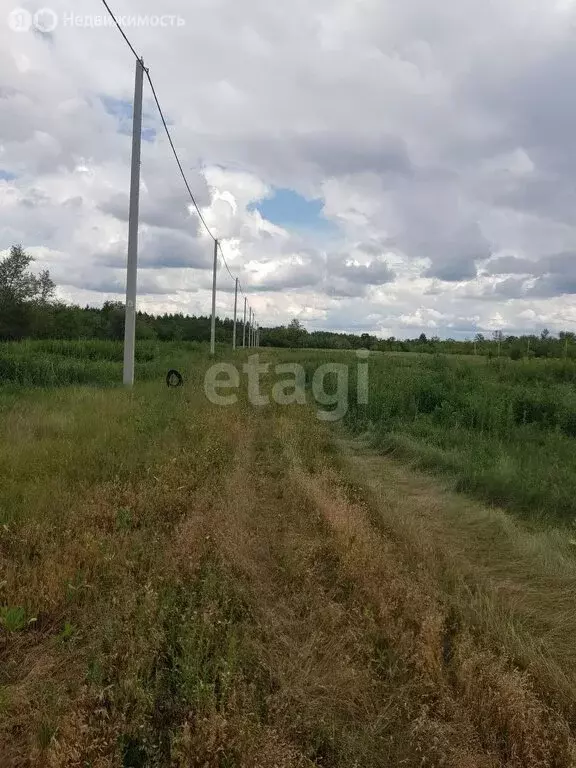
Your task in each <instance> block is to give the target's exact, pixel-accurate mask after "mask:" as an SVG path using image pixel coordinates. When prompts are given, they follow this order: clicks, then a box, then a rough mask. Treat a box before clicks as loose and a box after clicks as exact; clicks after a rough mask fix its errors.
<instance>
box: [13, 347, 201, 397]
mask: <svg viewBox="0 0 576 768" xmlns="http://www.w3.org/2000/svg"><path fill="white" fill-rule="evenodd" d="M191 355H194V356H195V357H199V359H205V358H206V357H207V346H206V345H205V344H199V343H196V342H169V343H161V342H146V341H142V342H138V343H137V345H136V354H135V359H136V367H135V375H136V378H137V379H138V380H145V381H149V380H153V379H157V380H161V379H162V378H163V377H164V376H165V375H166V373H167V372H168V370H170V369H171V368H176V369H179V368H183V367H186V366H187V364H188V361H189V360H190V357H191ZM122 360H123V344H122V342H119V341H26V342H4V343H0V387H1V386H2V385H4V386H7V385H8V386H9V385H12V386H16V387H60V386H68V385H71V384H80V385H83V384H90V385H102V386H109V385H114V384H120V383H121V382H122Z"/></svg>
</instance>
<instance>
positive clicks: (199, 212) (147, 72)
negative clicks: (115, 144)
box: [102, 0, 222, 251]
mask: <svg viewBox="0 0 576 768" xmlns="http://www.w3.org/2000/svg"><path fill="white" fill-rule="evenodd" d="M102 2H104V0H102ZM146 77H147V78H148V82H149V83H150V88H151V89H152V95H153V96H154V101H155V102H156V106H157V107H158V112H159V113H160V119H161V120H162V124H163V125H164V130H165V131H166V136H167V137H168V141H169V142H170V146H171V147H172V152H173V153H174V158H175V160H176V163H177V164H178V168H179V169H180V173H181V175H182V178H183V180H184V184H185V185H186V189H187V190H188V194H189V195H190V199H191V200H192V202H193V203H194V208H196V212H197V213H198V216H199V217H200V221H201V222H202V224H203V225H204V229H205V230H206V232H208V234H209V235H210V237H211V238H212V240H214V242H216V238H215V237H214V235H213V234H212V232H211V231H210V227H209V226H208V224H206V221H205V220H204V216H202V212H201V211H200V208H199V207H198V203H197V202H196V198H195V197H194V195H193V193H192V190H191V189H190V184H188V179H187V178H186V174H185V173H184V168H183V167H182V163H181V162H180V158H179V157H178V153H177V152H176V147H175V146H174V142H173V141H172V136H171V135H170V130H169V128H168V124H167V123H166V119H165V118H164V113H163V112H162V107H161V106H160V102H159V100H158V96H157V95H156V89H155V88H154V83H153V82H152V78H151V77H150V72H149V71H148V70H146ZM220 251H222V249H220Z"/></svg>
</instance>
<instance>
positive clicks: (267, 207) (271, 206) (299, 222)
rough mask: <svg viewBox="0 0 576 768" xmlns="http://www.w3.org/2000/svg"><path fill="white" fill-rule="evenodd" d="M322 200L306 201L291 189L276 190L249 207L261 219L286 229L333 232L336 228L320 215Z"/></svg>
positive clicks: (322, 205)
mask: <svg viewBox="0 0 576 768" xmlns="http://www.w3.org/2000/svg"><path fill="white" fill-rule="evenodd" d="M323 207H324V204H323V203H322V200H318V199H316V200H307V199H306V198H305V197H302V195H299V194H298V193H297V192H294V190H293V189H285V188H276V189H274V194H273V195H272V197H267V198H266V199H264V200H259V201H258V202H256V203H251V204H250V205H249V210H252V211H254V210H256V211H259V212H260V213H261V215H262V217H263V218H265V219H267V220H268V221H271V222H272V224H277V225H278V226H279V227H285V228H287V229H299V230H307V231H316V232H319V231H321V232H326V233H328V232H333V231H334V230H335V229H336V226H335V225H334V224H332V222H330V221H328V219H326V218H324V216H323V214H322V210H323Z"/></svg>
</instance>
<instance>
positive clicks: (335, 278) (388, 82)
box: [0, 0, 576, 338]
mask: <svg viewBox="0 0 576 768" xmlns="http://www.w3.org/2000/svg"><path fill="white" fill-rule="evenodd" d="M44 2H48V0H43V1H42V2H39V3H36V4H35V3H34V2H32V0H31V1H30V2H28V0H21V2H20V7H21V8H23V9H24V11H25V12H28V13H29V14H34V13H35V12H36V11H39V10H40V9H42V8H44V9H45V8H46V6H45V5H44ZM111 6H112V9H113V10H114V11H115V12H116V13H117V14H118V15H119V16H120V17H122V16H124V17H126V18H125V22H126V23H127V24H129V23H130V21H129V20H128V17H130V16H133V17H134V18H133V19H132V21H135V17H136V16H137V15H139V16H141V17H143V16H145V15H146V14H149V15H150V17H153V16H155V15H156V16H158V15H159V14H165V18H164V19H163V26H154V24H155V20H154V19H153V18H150V19H149V23H148V25H146V24H145V23H144V24H142V25H139V26H136V25H130V26H126V27H125V31H126V33H127V34H128V36H129V37H130V38H131V40H132V41H133V43H134V46H135V47H136V49H137V51H138V52H139V53H140V54H141V55H142V56H143V57H144V59H145V63H146V66H148V67H149V68H150V74H151V76H152V79H153V81H154V83H155V86H156V89H157V92H158V95H159V97H160V100H161V103H162V106H163V109H164V111H165V113H166V116H167V119H168V121H169V123H170V127H171V131H172V134H173V137H174V141H175V143H176V146H177V149H178V152H179V154H180V156H181V159H182V161H183V164H184V167H185V169H186V173H187V176H188V179H189V182H190V184H191V187H192V189H193V190H194V192H195V195H196V196H197V199H198V202H199V204H200V205H201V206H202V208H203V210H204V213H205V216H206V220H207V221H208V222H209V225H210V226H211V227H212V228H213V231H214V232H215V234H216V235H217V236H218V237H219V238H221V240H222V243H223V249H224V252H225V254H226V255H227V259H228V262H229V265H230V268H231V270H232V271H233V272H234V273H235V274H238V276H239V277H240V280H241V282H242V285H243V287H244V290H245V292H246V293H247V294H248V295H249V297H250V302H251V304H252V306H253V307H254V308H255V310H256V313H257V315H258V317H259V319H260V322H261V323H262V324H278V323H286V322H288V321H289V320H290V319H292V318H293V317H298V318H299V319H300V320H301V321H302V322H303V323H304V324H305V325H306V326H307V327H308V328H309V330H314V329H319V328H321V329H337V330H348V331H356V332H365V331H368V332H370V333H376V334H378V335H382V336H390V335H395V336H398V337H405V336H415V335H418V334H419V333H420V332H422V331H424V332H426V333H428V334H430V335H434V334H437V335H440V336H453V337H457V338H460V337H465V336H470V335H473V334H474V333H475V332H476V331H483V332H486V331H490V330H495V329H500V328H501V329H504V330H505V331H508V332H517V331H521V330H526V331H533V330H541V329H542V328H543V327H544V326H547V327H548V328H550V329H551V330H552V331H558V330H562V329H567V330H576V187H575V185H576V100H575V99H574V95H573V94H574V83H575V82H576V4H574V5H573V3H572V2H570V0H561V1H559V2H555V0H443V1H442V2H441V3H433V2H431V1H430V0H404V1H403V2H402V3H398V2H393V0H291V2H289V3H284V2H273V1H271V0H163V2H162V3H158V2H157V0H156V1H155V2H153V0H138V2H136V0H111ZM13 10H14V6H13V4H12V2H11V0H1V7H0V254H1V253H2V251H3V250H5V249H7V248H9V246H10V245H12V244H14V243H18V242H21V243H22V244H23V245H24V246H25V247H26V248H27V249H28V250H29V251H30V252H31V253H33V254H34V255H35V257H36V258H37V267H38V268H41V267H48V268H49V269H50V271H51V272H52V274H53V277H54V279H55V280H56V282H57V283H58V286H59V295H60V297H61V298H63V299H65V300H67V301H73V302H77V303H81V304H85V303H90V304H101V303H102V302H103V301H105V300H107V299H114V300H122V299H123V295H124V285H125V261H126V237H127V211H128V196H127V192H128V189H129V174H130V145H131V140H130V131H131V103H132V95H133V88H134V86H133V79H134V59H133V57H132V55H131V53H130V51H129V50H128V48H127V47H126V45H125V43H124V41H123V40H122V38H121V36H120V34H119V32H118V31H117V30H116V29H115V28H113V27H111V26H97V25H98V24H99V23H100V22H101V20H102V15H103V14H105V11H104V9H103V7H102V5H101V4H100V3H99V2H98V0H74V3H72V2H71V0H62V1H61V0H50V4H49V9H48V11H46V10H44V11H43V12H42V13H41V14H40V15H39V16H37V17H36V20H37V24H36V27H37V28H34V26H33V27H32V28H30V29H26V27H28V26H29V23H27V20H28V22H29V18H30V17H29V16H27V15H26V13H13ZM169 16H170V17H174V18H173V19H172V18H168V17H169ZM72 17H74V19H73V20H72ZM98 17H100V20H98ZM177 19H179V22H178V21H176V20H177ZM56 22H57V23H56ZM173 22H174V23H173ZM14 27H20V29H18V30H16V29H14ZM47 30H48V31H47ZM144 99H145V101H144V131H143V137H144V142H143V148H142V184H141V218H140V224H141V228H140V235H141V240H140V271H139V294H140V295H139V307H140V308H141V309H146V310H148V311H155V312H156V311H158V312H160V311H162V312H164V311H183V312H188V313H199V312H202V313H207V312H208V311H209V306H210V284H211V274H210V262H211V244H210V241H209V240H208V239H207V237H206V236H205V234H204V233H203V232H202V231H201V228H199V224H198V220H197V217H195V215H193V213H192V212H191V211H190V210H189V199H188V197H187V194H186V191H185V189H184V187H183V182H182V179H181V177H180V176H179V174H178V170H177V167H176V165H175V163H174V160H173V157H172V156H171V154H170V148H169V146H168V144H167V141H166V138H165V136H164V134H163V133H162V126H161V124H160V122H159V118H158V114H157V112H156V108H155V105H154V103H153V101H152V98H151V93H150V90H149V88H148V87H147V85H145V92H144ZM219 279H220V291H219V294H218V308H219V312H220V314H230V313H231V311H232V305H233V294H232V291H233V283H232V281H231V280H230V278H229V277H228V275H227V273H226V272H225V271H224V270H222V271H221V273H220V278H219Z"/></svg>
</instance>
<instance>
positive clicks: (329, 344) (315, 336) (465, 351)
mask: <svg viewBox="0 0 576 768" xmlns="http://www.w3.org/2000/svg"><path fill="white" fill-rule="evenodd" d="M261 339H262V341H261V343H262V345H263V346H271V347H300V348H311V349H352V350H353V349H370V350H372V351H375V352H420V353H427V354H448V355H484V356H486V357H510V358H512V359H513V360H520V359H522V358H524V357H527V358H533V357H557V358H562V357H570V358H576V334H574V333H572V332H568V331H562V332H560V334H559V335H558V336H557V337H555V336H553V335H552V334H551V333H550V331H548V330H547V329H544V330H543V331H542V333H541V334H539V335H535V334H533V335H524V336H505V335H504V334H503V333H502V332H501V331H495V332H494V333H492V334H491V335H489V336H488V335H484V334H481V333H478V334H476V335H475V337H474V338H473V339H467V340H465V341H458V340H456V339H440V338H439V337H438V336H432V337H431V338H428V337H427V336H426V334H424V333H421V334H420V336H419V337H418V338H416V339H397V338H395V337H394V336H390V337H389V338H387V339H381V338H378V336H372V335H370V334H368V333H363V334H361V335H358V334H350V333H333V332H330V331H313V332H311V333H310V332H308V331H307V330H306V329H305V328H304V327H303V326H302V325H301V324H300V323H299V322H298V321H297V320H293V321H292V322H291V323H290V325H288V326H283V327H278V328H267V329H264V330H263V331H262V335H261Z"/></svg>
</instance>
